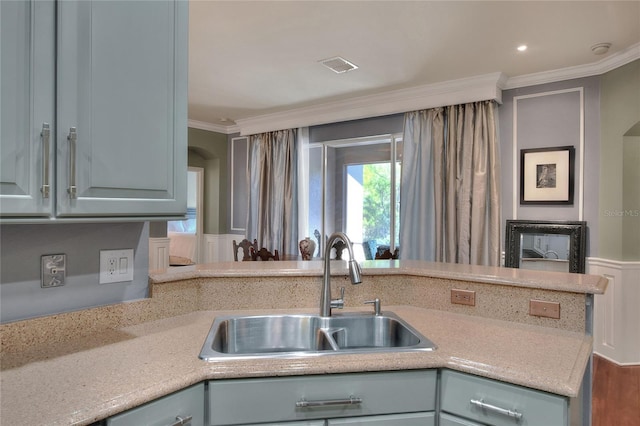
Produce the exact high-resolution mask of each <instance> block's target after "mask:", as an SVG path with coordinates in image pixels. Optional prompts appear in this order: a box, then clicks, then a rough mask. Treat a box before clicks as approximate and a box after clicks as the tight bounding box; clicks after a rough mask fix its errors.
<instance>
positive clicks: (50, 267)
mask: <svg viewBox="0 0 640 426" xmlns="http://www.w3.org/2000/svg"><path fill="white" fill-rule="evenodd" d="M40 264H41V271H42V272H41V278H42V281H41V283H40V287H42V288H49V287H60V286H63V285H64V281H65V278H66V275H67V274H66V273H67V271H66V268H67V256H66V255H65V254H47V255H44V256H40Z"/></svg>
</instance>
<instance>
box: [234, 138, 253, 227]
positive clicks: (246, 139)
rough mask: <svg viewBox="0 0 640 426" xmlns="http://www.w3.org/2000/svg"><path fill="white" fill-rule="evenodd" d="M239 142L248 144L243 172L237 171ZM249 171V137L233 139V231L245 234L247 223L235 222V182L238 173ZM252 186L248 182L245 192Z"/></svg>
mask: <svg viewBox="0 0 640 426" xmlns="http://www.w3.org/2000/svg"><path fill="white" fill-rule="evenodd" d="M239 141H242V142H244V143H245V144H246V148H247V154H246V158H244V160H245V166H244V168H243V169H242V170H240V171H236V163H235V161H236V159H235V155H236V153H235V144H236V143H238V142H239ZM247 170H249V137H248V136H238V137H235V138H232V139H231V194H230V199H231V209H230V214H231V219H230V224H231V231H240V232H244V231H245V227H246V223H242V224H239V223H236V222H235V206H236V201H235V198H236V188H235V183H234V182H235V180H236V173H244V174H245V175H246V173H247ZM250 184H251V183H250V182H246V187H245V188H244V189H245V191H247V193H248V191H249V185H250ZM245 219H246V218H245Z"/></svg>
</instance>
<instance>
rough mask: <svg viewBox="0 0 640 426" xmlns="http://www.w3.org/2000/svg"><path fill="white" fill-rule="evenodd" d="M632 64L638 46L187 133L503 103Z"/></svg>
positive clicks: (249, 130) (252, 130)
mask: <svg viewBox="0 0 640 426" xmlns="http://www.w3.org/2000/svg"><path fill="white" fill-rule="evenodd" d="M637 59H640V43H636V44H634V45H632V46H630V47H628V48H626V49H624V50H621V51H620V52H617V53H615V54H613V55H610V56H608V57H606V58H603V59H601V60H600V61H597V62H594V63H591V64H585V65H578V66H575V67H568V68H562V69H558V70H551V71H543V72H540V73H535V74H527V75H521V76H515V77H507V76H506V75H504V74H502V73H500V72H496V73H491V74H484V75H480V76H475V77H470V78H464V79H459V80H450V81H445V82H441V83H434V84H428V85H423V86H417V87H411V88H406V89H399V90H393V91H389V92H384V93H379V94H375V95H367V96H358V97H354V98H350V99H346V100H342V101H335V102H327V103H324V104H319V105H312V106H308V107H303V108H296V109H291V110H287V111H280V112H276V113H272V114H263V115H258V116H255V117H249V118H243V119H238V120H236V123H235V124H232V125H229V126H223V125H219V124H212V123H206V122H202V121H195V120H189V127H193V128H196V129H202V130H209V131H212V132H218V133H224V134H227V135H229V134H234V133H240V134H241V135H243V136H245V135H252V134H256V133H262V132H268V131H274V130H281V129H291V128H297V127H302V126H313V125H320V124H327V123H336V122H340V121H348V120H357V119H361V118H368V117H376V116H382V115H389V114H397V113H403V112H407V111H415V110H420V109H427V108H435V107H439V106H446V105H456V104H461V103H466V102H475V101H481V100H488V99H493V100H496V101H497V102H502V90H508V89H516V88H520V87H526V86H535V85H538V84H547V83H554V82H557V81H563V80H572V79H575V78H583V77H591V76H594V75H601V74H604V73H606V72H609V71H611V70H614V69H616V68H619V67H621V66H623V65H626V64H628V63H629V62H632V61H635V60H637Z"/></svg>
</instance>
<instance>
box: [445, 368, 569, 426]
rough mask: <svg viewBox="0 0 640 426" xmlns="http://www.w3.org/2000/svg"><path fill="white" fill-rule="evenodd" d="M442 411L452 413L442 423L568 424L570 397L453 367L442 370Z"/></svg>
mask: <svg viewBox="0 0 640 426" xmlns="http://www.w3.org/2000/svg"><path fill="white" fill-rule="evenodd" d="M440 410H441V413H449V414H451V416H446V415H445V414H441V419H440V425H441V426H448V425H471V426H475V425H477V424H478V423H480V424H482V425H490V426H513V425H514V424H520V425H554V426H563V425H566V426H568V425H569V401H568V398H565V397H562V396H558V395H553V394H550V393H546V392H541V391H536V390H533V389H528V388H523V387H521V386H516V385H510V384H507V383H503V382H498V381H495V380H490V379H485V378H482V377H477V376H472V375H469V374H464V373H459V372H456V371H451V370H443V371H442V376H441V381H440ZM456 418H459V419H460V420H456ZM443 419H444V420H443ZM463 419H466V420H468V421H466V420H463ZM456 422H457V423H456ZM474 422H478V423H474Z"/></svg>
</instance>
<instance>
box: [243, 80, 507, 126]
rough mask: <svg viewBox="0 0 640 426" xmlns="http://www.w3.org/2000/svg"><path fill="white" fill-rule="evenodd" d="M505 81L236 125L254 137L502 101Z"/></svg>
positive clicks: (424, 89)
mask: <svg viewBox="0 0 640 426" xmlns="http://www.w3.org/2000/svg"><path fill="white" fill-rule="evenodd" d="M503 81H504V75H503V74H502V73H491V74H485V75H480V76H476V77H471V78H463V79H459V80H450V81H446V82H442V83H436V84H427V85H423V86H417V87H410V88H406V89H399V90H393V91H389V92H385V93H379V94H375V95H368V96H358V97H353V98H350V99H346V100H342V101H336V102H329V103H324V104H319V105H313V106H309V107H304V108H297V109H295V110H289V111H282V112H276V113H272V114H264V115H259V116H255V117H250V118H244V119H239V120H236V123H237V125H238V127H239V128H240V134H241V135H253V134H256V133H262V132H268V131H273V130H281V129H292V128H298V127H305V126H313V125H319V124H327V123H335V122H340V121H348V120H357V119H361V118H367V117H377V116H382V115H390V114H397V113H403V112H407V111H414V110H420V109H427V108H434V107H439V106H446V105H457V104H463V103H467V102H476V101H484V100H496V101H497V102H502V90H501V89H500V88H499V87H498V86H499V84H501V82H503Z"/></svg>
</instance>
